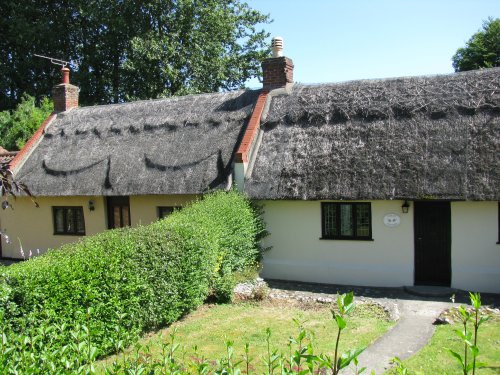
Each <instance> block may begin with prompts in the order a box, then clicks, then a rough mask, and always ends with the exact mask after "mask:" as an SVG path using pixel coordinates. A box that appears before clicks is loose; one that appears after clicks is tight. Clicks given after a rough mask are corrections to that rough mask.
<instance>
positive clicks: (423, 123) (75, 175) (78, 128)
mask: <svg viewBox="0 0 500 375" xmlns="http://www.w3.org/2000/svg"><path fill="white" fill-rule="evenodd" d="M277 42H279V40H277ZM274 47H275V48H274V51H273V53H274V55H273V58H270V59H268V60H266V61H264V62H263V73H264V87H263V89H262V90H256V91H249V90H245V91H236V92H229V93H213V94H204V95H190V96H185V97H178V98H170V99H160V100H151V101H139V102H133V103H124V104H118V105H105V106H95V107H85V108H79V107H78V104H77V100H78V89H77V88H76V87H75V86H72V85H71V84H69V79H68V77H67V73H65V74H66V75H65V78H64V80H63V83H62V84H60V85H58V86H56V87H55V88H54V92H53V95H54V99H55V106H56V108H55V112H54V114H52V115H51V116H50V117H49V119H47V121H46V122H45V123H44V124H43V125H42V127H41V128H40V130H39V131H38V132H37V134H35V136H34V137H33V139H32V140H31V141H30V142H28V144H27V145H26V147H25V148H24V149H23V150H22V151H21V152H20V153H19V154H18V155H17V156H16V158H15V159H14V160H13V162H12V163H11V165H12V168H13V169H14V171H15V175H16V177H17V178H18V179H19V180H21V181H23V182H25V183H26V184H27V185H28V186H30V188H31V190H32V192H33V193H34V194H35V195H37V197H38V198H37V200H38V202H39V204H40V208H34V207H33V206H32V205H31V204H30V202H29V200H28V199H25V198H19V199H17V201H15V202H14V210H6V211H3V212H1V213H0V215H1V216H0V219H1V228H2V229H4V230H6V231H7V232H8V233H9V234H10V236H11V238H17V237H19V238H20V240H21V243H22V245H23V247H24V248H25V253H26V249H27V248H29V249H35V248H40V249H42V250H44V249H46V248H49V247H54V246H58V245H60V244H62V243H65V242H69V241H73V240H75V238H77V237H79V236H82V235H90V234H93V233H97V232H99V231H102V230H105V229H107V228H114V227H120V226H124V225H137V224H140V223H144V224H145V223H148V222H151V221H153V220H155V219H157V218H158V217H161V216H163V215H166V214H168V213H169V212H171V210H172V209H173V208H174V207H179V206H182V205H183V204H185V203H186V202H187V201H190V200H192V199H194V198H195V197H196V196H199V195H201V194H203V193H205V192H207V191H209V190H211V189H229V188H230V187H231V186H232V185H233V184H236V185H237V186H238V188H240V189H242V190H244V191H245V192H246V193H247V194H248V195H249V196H250V197H251V198H253V199H256V200H259V201H260V202H262V203H263V205H264V210H265V220H266V222H267V225H268V230H269V232H270V236H269V237H268V238H267V239H266V245H268V246H272V249H271V250H270V251H269V252H267V253H266V254H265V258H264V268H263V276H264V277H267V278H274V279H287V280H300V281H310V282H321V283H336V284H352V285H374V286H402V285H414V284H415V285H443V286H452V287H455V288H460V289H468V290H477V291H481V292H497V293H499V292H500V223H499V222H500V207H499V203H498V201H499V200H500V163H499V161H500V69H485V70H480V71H472V72H466V73H456V74H450V75H444V76H431V77H410V78H394V79H383V80H367V81H354V82H346V83H337V84H322V85H299V84H294V83H293V63H292V61H291V60H290V59H289V58H287V57H284V56H281V50H280V49H279V43H275V46H274ZM2 256H4V257H14V258H18V257H19V243H17V242H15V241H13V242H12V243H10V244H7V243H5V241H4V242H3V243H2Z"/></svg>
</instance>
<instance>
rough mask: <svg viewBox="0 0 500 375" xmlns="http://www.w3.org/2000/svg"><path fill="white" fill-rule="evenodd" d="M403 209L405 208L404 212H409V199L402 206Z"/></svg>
mask: <svg viewBox="0 0 500 375" xmlns="http://www.w3.org/2000/svg"><path fill="white" fill-rule="evenodd" d="M401 209H402V210H403V213H404V214H407V213H408V210H409V209H410V204H409V203H408V201H405V202H404V203H403V205H402V206H401Z"/></svg>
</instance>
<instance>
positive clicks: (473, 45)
mask: <svg viewBox="0 0 500 375" xmlns="http://www.w3.org/2000/svg"><path fill="white" fill-rule="evenodd" d="M452 61H453V68H454V69H455V71H456V72H463V71H466V70H474V69H480V68H493V67H497V66H500V18H496V19H493V18H489V19H488V20H487V21H484V23H483V28H482V30H480V31H478V32H477V33H475V34H474V35H472V37H471V38H470V39H469V41H468V42H467V44H466V45H465V47H463V48H459V49H458V50H457V52H456V53H455V55H454V56H453V57H452Z"/></svg>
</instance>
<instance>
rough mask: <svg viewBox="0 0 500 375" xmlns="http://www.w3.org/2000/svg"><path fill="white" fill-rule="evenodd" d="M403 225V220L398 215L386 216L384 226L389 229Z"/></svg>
mask: <svg viewBox="0 0 500 375" xmlns="http://www.w3.org/2000/svg"><path fill="white" fill-rule="evenodd" d="M400 223H401V218H400V217H399V215H397V214H387V215H385V216H384V224H385V226H386V227H389V228H396V227H399V224H400Z"/></svg>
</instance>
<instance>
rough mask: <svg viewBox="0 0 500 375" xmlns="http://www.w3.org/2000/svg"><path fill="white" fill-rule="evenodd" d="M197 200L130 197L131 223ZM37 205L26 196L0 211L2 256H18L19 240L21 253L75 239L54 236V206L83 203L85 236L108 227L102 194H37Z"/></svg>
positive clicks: (170, 197) (193, 196)
mask: <svg viewBox="0 0 500 375" xmlns="http://www.w3.org/2000/svg"><path fill="white" fill-rule="evenodd" d="M194 199H196V196H195V195H146V196H131V197H130V218H131V223H132V226H137V225H140V224H149V223H151V222H152V221H154V220H156V219H157V218H158V212H157V207H159V206H184V205H185V204H186V203H187V202H189V201H192V200H194ZM36 200H37V202H38V204H39V206H40V207H38V208H36V207H35V206H34V204H33V202H32V201H31V200H30V199H29V198H26V197H18V198H17V199H16V200H13V201H12V205H13V207H14V209H6V210H0V228H1V229H2V231H5V232H6V233H7V235H8V236H9V238H10V243H7V242H6V241H5V238H3V237H2V239H1V241H2V256H4V257H8V258H21V254H20V244H19V241H21V244H22V247H23V250H24V253H25V255H26V256H28V253H29V250H31V251H32V252H33V254H35V253H36V249H39V250H40V252H41V253H43V252H45V251H46V250H47V249H49V248H57V247H59V246H61V245H63V244H65V243H69V242H74V241H77V240H78V239H79V238H80V237H81V236H68V235H54V224H53V217H52V207H53V206H82V207H83V216H84V219H85V234H86V235H87V236H89V235H93V234H96V233H99V232H102V231H104V230H106V229H107V212H106V201H105V198H104V197H37V199H36ZM89 200H93V201H94V206H95V210H94V211H90V210H89V209H88V202H89Z"/></svg>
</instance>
